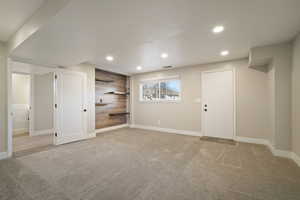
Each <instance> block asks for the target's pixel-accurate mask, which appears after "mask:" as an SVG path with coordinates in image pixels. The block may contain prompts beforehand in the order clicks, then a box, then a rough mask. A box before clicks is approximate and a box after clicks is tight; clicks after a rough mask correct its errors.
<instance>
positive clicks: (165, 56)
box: [160, 53, 169, 58]
mask: <svg viewBox="0 0 300 200" xmlns="http://www.w3.org/2000/svg"><path fill="white" fill-rule="evenodd" d="M168 56H169V55H168V54H167V53H162V54H161V55H160V57H162V58H167V57H168Z"/></svg>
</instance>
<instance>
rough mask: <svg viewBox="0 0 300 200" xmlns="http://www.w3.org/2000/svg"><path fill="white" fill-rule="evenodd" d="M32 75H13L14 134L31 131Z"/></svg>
mask: <svg viewBox="0 0 300 200" xmlns="http://www.w3.org/2000/svg"><path fill="white" fill-rule="evenodd" d="M29 105H30V76H29V75H24V74H13V75H12V111H13V130H14V134H20V133H26V132H28V131H29V120H28V117H29Z"/></svg>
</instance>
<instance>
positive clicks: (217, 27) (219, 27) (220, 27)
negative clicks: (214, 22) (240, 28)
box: [212, 26, 224, 33]
mask: <svg viewBox="0 0 300 200" xmlns="http://www.w3.org/2000/svg"><path fill="white" fill-rule="evenodd" d="M212 31H213V33H222V32H223V31H224V26H215V27H214V28H213V30H212Z"/></svg>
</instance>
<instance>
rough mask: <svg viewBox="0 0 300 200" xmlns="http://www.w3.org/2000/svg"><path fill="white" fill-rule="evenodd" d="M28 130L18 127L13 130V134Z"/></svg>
mask: <svg viewBox="0 0 300 200" xmlns="http://www.w3.org/2000/svg"><path fill="white" fill-rule="evenodd" d="M28 132H29V130H28V129H27V128H18V129H14V130H13V134H14V135H19V134H23V133H28Z"/></svg>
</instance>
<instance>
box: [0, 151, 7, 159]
mask: <svg viewBox="0 0 300 200" xmlns="http://www.w3.org/2000/svg"><path fill="white" fill-rule="evenodd" d="M7 158H9V156H8V153H7V152H0V160H4V159H7Z"/></svg>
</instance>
